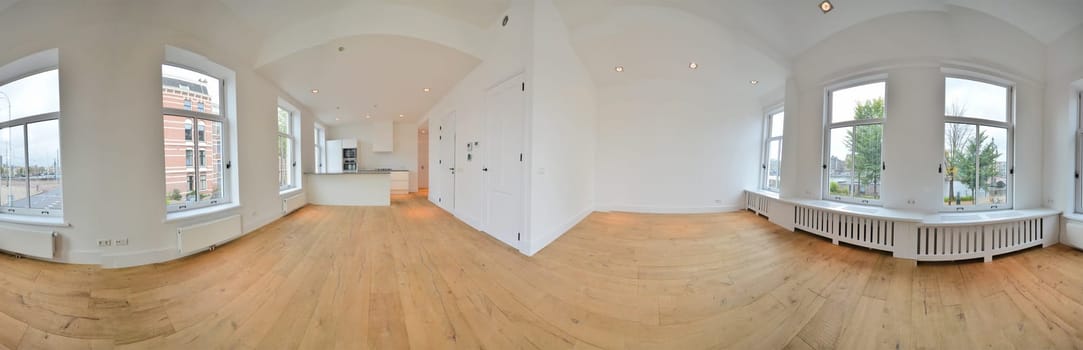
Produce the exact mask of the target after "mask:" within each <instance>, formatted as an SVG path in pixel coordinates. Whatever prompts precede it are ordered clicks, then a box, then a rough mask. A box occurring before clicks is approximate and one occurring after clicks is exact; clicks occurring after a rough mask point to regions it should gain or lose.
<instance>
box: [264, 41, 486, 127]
mask: <svg viewBox="0 0 1083 350" xmlns="http://www.w3.org/2000/svg"><path fill="white" fill-rule="evenodd" d="M339 47H342V48H343V49H342V50H341V51H340V50H339ZM479 63H480V61H479V60H478V59H477V58H475V57H474V56H471V55H469V54H466V53H463V52H461V51H458V50H455V49H453V48H450V47H447V46H443V45H440V44H436V43H433V42H430V41H426V40H421V39H416V38H411V37H404V36H393V35H362V36H354V37H349V38H342V39H336V40H333V41H332V42H329V43H326V44H323V45H317V46H314V47H311V48H307V49H304V50H301V51H299V52H296V53H293V54H291V55H288V56H285V57H283V58H281V59H279V60H277V61H275V62H272V63H270V64H267V65H264V66H263V67H260V68H259V70H258V71H259V72H260V73H261V74H263V75H264V76H266V77H268V78H269V79H271V80H272V81H274V82H275V83H277V84H278V85H279V86H280V87H281V88H282V89H284V90H286V92H287V93H288V94H289V95H290V96H293V97H294V98H296V99H297V100H299V102H301V103H303V104H304V105H305V106H308V107H309V108H310V109H312V112H313V113H315V114H316V116H317V117H318V118H319V120H320V121H321V122H323V123H324V124H327V125H341V124H347V123H356V122H360V121H363V120H370V121H375V120H391V121H395V122H415V121H417V120H418V119H419V117H420V116H422V115H423V114H424V113H426V112H428V110H429V109H430V108H432V106H433V104H435V103H436V102H437V101H438V100H439V99H440V98H441V97H442V96H443V95H444V94H445V93H446V92H447V91H449V90H450V89H451V88H452V87H453V86H454V85H455V84H456V83H458V82H459V81H460V80H462V79H463V77H465V76H466V75H467V74H468V73H469V72H470V71H471V70H473V69H474V67H476V66H477V65H478V64H479ZM425 88H428V89H430V92H425V91H423V89H425ZM312 89H319V93H316V94H314V93H312V91H311V90H312ZM400 114H402V115H404V117H399V115H400ZM366 115H368V116H371V119H367V118H365V116H366Z"/></svg>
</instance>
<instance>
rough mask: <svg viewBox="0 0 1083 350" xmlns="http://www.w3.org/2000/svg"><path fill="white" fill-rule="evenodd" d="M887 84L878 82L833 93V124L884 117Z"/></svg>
mask: <svg viewBox="0 0 1083 350" xmlns="http://www.w3.org/2000/svg"><path fill="white" fill-rule="evenodd" d="M885 87H886V84H885V83H884V82H877V83H871V84H865V85H859V86H854V87H850V88H845V89H840V90H835V91H832V92H831V122H832V123H838V122H845V121H851V120H862V119H878V118H883V117H884V94H885V90H884V89H885Z"/></svg>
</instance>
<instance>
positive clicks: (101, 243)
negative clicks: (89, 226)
mask: <svg viewBox="0 0 1083 350" xmlns="http://www.w3.org/2000/svg"><path fill="white" fill-rule="evenodd" d="M111 246H113V241H112V240H109V239H99V240H98V247H111Z"/></svg>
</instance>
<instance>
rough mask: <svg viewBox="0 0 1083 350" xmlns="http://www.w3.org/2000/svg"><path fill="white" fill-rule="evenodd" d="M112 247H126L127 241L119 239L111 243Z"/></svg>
mask: <svg viewBox="0 0 1083 350" xmlns="http://www.w3.org/2000/svg"><path fill="white" fill-rule="evenodd" d="M113 245H115V246H118V247H123V246H126V245H128V239H127V238H121V239H118V240H115V241H113Z"/></svg>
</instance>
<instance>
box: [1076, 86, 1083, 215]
mask: <svg viewBox="0 0 1083 350" xmlns="http://www.w3.org/2000/svg"><path fill="white" fill-rule="evenodd" d="M1075 97H1076V104H1075V105H1076V106H1075V107H1076V111H1075V112H1076V114H1077V116H1076V141H1075V164H1076V165H1075V197H1076V199H1075V212H1076V214H1083V88H1080V89H1079V90H1078V91H1076V96H1075Z"/></svg>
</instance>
